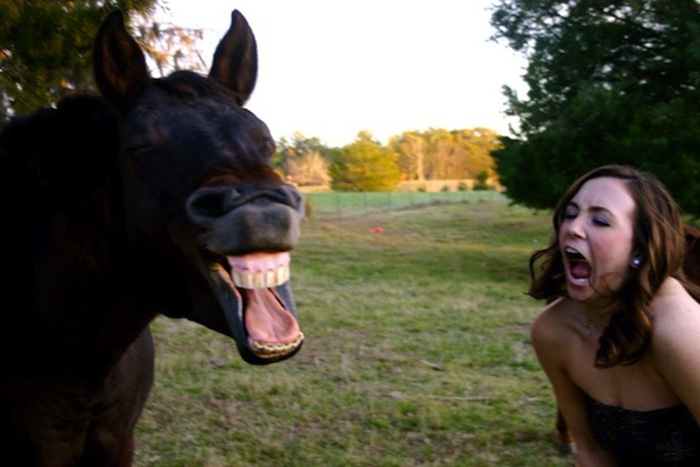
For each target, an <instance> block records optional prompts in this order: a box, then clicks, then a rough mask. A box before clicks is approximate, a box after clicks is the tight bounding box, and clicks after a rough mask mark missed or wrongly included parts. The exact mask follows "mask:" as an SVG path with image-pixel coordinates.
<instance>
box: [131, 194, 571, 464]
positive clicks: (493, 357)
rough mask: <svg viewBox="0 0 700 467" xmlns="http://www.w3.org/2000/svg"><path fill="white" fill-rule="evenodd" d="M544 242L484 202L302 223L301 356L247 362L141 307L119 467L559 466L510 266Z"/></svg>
mask: <svg viewBox="0 0 700 467" xmlns="http://www.w3.org/2000/svg"><path fill="white" fill-rule="evenodd" d="M317 204H320V201H318V202H317ZM375 227H382V228H383V229H384V231H383V232H382V233H375V232H374V231H373V229H374V228H375ZM548 235H549V218H548V215H547V214H545V213H538V214H535V213H532V212H531V211H528V210H526V209H523V208H520V207H512V206H509V205H508V204H507V201H506V200H505V199H503V198H502V197H500V196H496V197H493V198H492V199H490V200H481V201H479V200H470V201H469V202H468V203H466V202H464V203H459V204H439V205H433V206H431V207H429V208H422V209H413V210H411V209H402V210H398V211H392V212H388V211H387V212H374V213H368V214H367V215H363V216H361V217H355V218H343V219H319V218H317V217H314V218H313V219H309V220H306V221H305V223H304V225H303V237H302V242H301V244H300V246H299V247H298V249H297V250H295V252H294V253H293V261H292V277H293V278H292V282H293V286H294V291H295V296H296V299H297V305H298V308H299V310H300V314H301V321H302V327H303V330H304V333H305V335H306V336H307V340H306V342H305V344H304V347H303V348H302V350H301V352H300V353H299V354H298V355H297V356H295V357H294V358H293V359H291V360H288V361H285V362H282V363H278V364H275V365H271V366H266V367H254V366H250V365H247V364H245V363H244V362H242V360H241V359H240V358H239V357H238V355H237V353H236V350H235V346H234V344H233V342H232V341H230V340H228V339H226V338H224V337H223V336H220V335H218V334H216V333H214V332H211V331H208V330H206V329H203V328H201V327H199V326H197V325H194V324H192V323H188V322H186V321H175V320H170V319H166V318H159V319H158V320H157V321H156V322H155V323H154V325H153V329H154V331H155V336H156V345H157V359H156V360H157V364H156V382H155V385H154V389H153V392H152V393H151V397H150V400H149V404H148V407H147V410H146V412H145V414H144V416H143V418H142V419H141V421H140V422H139V425H138V430H137V453H136V465H140V466H147V465H148V466H150V465H158V466H233V465H236V466H254V465H256V466H258V465H271V466H277V465H279V466H308V465H314V466H414V465H428V466H434V465H474V466H482V465H484V466H485V465H507V466H511V465H512V466H568V465H573V459H571V458H570V457H569V456H566V455H564V454H562V453H560V452H559V450H558V448H557V446H556V444H555V433H554V427H553V422H554V414H555V409H554V404H553V397H552V394H551V390H550V387H549V384H548V382H547V380H546V378H545V376H544V374H543V373H542V371H541V370H540V368H539V366H538V364H537V362H536V360H535V358H534V355H533V352H532V350H531V346H530V342H529V336H528V329H529V325H530V323H531V321H532V320H533V318H534V316H535V315H536V313H537V310H538V309H539V307H540V305H541V304H539V303H536V302H535V301H534V300H532V299H530V298H528V297H527V296H525V295H524V291H525V290H526V288H527V284H528V273H527V259H528V257H529V255H530V253H531V252H532V251H533V249H535V248H540V247H542V246H543V245H544V244H545V242H546V240H547V238H548Z"/></svg>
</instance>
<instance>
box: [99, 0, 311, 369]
mask: <svg viewBox="0 0 700 467" xmlns="http://www.w3.org/2000/svg"><path fill="white" fill-rule="evenodd" d="M94 57H95V59H94V68H95V70H94V71H95V80H96V82H97V85H98V88H99V90H100V93H101V94H102V96H103V97H104V99H105V100H106V101H108V102H109V104H110V105H111V107H112V108H113V109H114V110H115V111H116V113H117V114H118V116H119V121H120V126H121V131H120V133H121V152H120V156H119V164H120V167H121V172H122V174H123V181H122V182H123V197H124V210H125V216H124V218H125V219H126V221H125V222H126V225H125V231H126V232H127V234H126V235H127V237H128V239H129V252H130V253H129V254H130V255H132V256H133V258H134V259H133V263H134V264H135V266H134V267H133V270H134V271H133V281H134V283H138V284H140V285H139V286H138V287H139V291H140V292H139V293H140V294H141V296H142V297H141V298H142V299H143V300H146V301H148V302H149V303H151V304H152V306H153V307H157V308H158V309H159V312H161V313H163V314H165V315H167V316H171V317H184V318H187V319H191V320H193V321H195V322H198V323H200V324H203V325H205V326H207V327H209V328H211V329H214V330H216V331H218V332H221V333H224V334H226V335H229V336H233V337H234V339H235V341H236V344H237V347H238V349H239V352H240V354H241V356H242V358H243V359H244V360H246V361H247V362H249V363H255V364H266V363H271V362H275V361H278V360H281V359H285V358H288V357H290V356H292V355H293V354H294V353H296V352H297V351H298V350H299V348H300V346H301V344H302V341H303V334H302V333H301V330H300V326H299V323H298V320H297V315H296V310H295V304H294V299H293V296H292V292H291V288H290V283H289V260H290V256H289V252H290V251H291V250H292V249H293V248H294V246H295V245H296V243H297V241H298V237H299V230H300V222H301V218H302V216H303V202H302V199H301V196H300V194H299V193H298V192H297V190H296V189H295V188H294V187H292V186H290V185H288V184H286V183H284V181H283V180H282V179H281V177H280V176H279V175H278V174H277V173H276V172H275V171H274V170H273V169H272V168H271V167H270V165H269V160H270V157H271V156H272V154H273V153H274V150H275V144H274V141H273V139H272V137H271V136H270V132H269V130H268V128H267V126H266V125H265V124H264V123H263V122H262V121H261V120H260V119H258V118H257V117H256V116H255V115H254V114H253V113H252V112H250V111H248V110H247V109H245V108H244V107H243V105H244V104H245V102H246V101H247V100H248V98H249V96H250V94H251V93H252V91H253V88H254V87H255V81H256V77H257V46H256V41H255V37H254V35H253V32H252V31H251V29H250V27H249V25H248V23H247V21H246V20H245V18H244V17H243V15H242V14H240V13H239V12H238V11H233V13H232V15H231V25H230V28H229V30H228V31H227V33H226V34H225V36H224V37H223V39H222V40H221V42H220V43H219V45H218V47H217V49H216V52H215V54H214V60H213V64H212V67H211V69H210V71H209V74H208V76H202V75H200V74H197V73H194V72H191V71H176V72H174V73H172V74H171V75H169V76H167V77H165V78H159V79H154V78H152V77H151V76H150V75H149V72H148V69H147V66H146V61H145V58H144V54H143V52H142V51H141V49H140V47H139V46H138V44H137V43H136V41H135V40H134V39H133V38H132V37H131V36H130V35H129V33H128V32H127V30H126V29H125V26H124V21H123V17H122V15H121V13H119V12H115V13H113V14H112V15H110V16H109V17H108V18H107V19H106V20H105V22H104V23H103V25H102V26H101V28H100V30H99V32H98V35H97V38H96V41H95V54H94Z"/></svg>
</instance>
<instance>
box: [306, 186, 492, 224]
mask: <svg viewBox="0 0 700 467" xmlns="http://www.w3.org/2000/svg"><path fill="white" fill-rule="evenodd" d="M304 198H305V203H306V211H307V216H308V217H311V218H316V219H341V218H347V217H360V216H365V215H367V214H370V213H375V212H387V211H397V210H400V209H413V208H419V207H425V206H431V205H435V204H448V203H449V204H456V203H471V202H478V201H490V200H500V199H502V200H505V199H506V198H505V196H504V195H503V194H502V193H500V192H498V191H494V190H480V191H438V192H420V191H418V192H412V191H409V192H360V193H348V192H330V193H306V194H305V195H304Z"/></svg>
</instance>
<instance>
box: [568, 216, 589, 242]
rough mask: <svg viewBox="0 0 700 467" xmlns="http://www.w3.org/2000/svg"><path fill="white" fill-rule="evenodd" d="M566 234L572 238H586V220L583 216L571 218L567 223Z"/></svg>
mask: <svg viewBox="0 0 700 467" xmlns="http://www.w3.org/2000/svg"><path fill="white" fill-rule="evenodd" d="M566 235H567V236H569V237H571V238H585V236H586V228H585V222H584V221H583V219H582V218H581V216H577V217H575V218H573V219H571V220H570V221H569V222H568V223H567V225H566Z"/></svg>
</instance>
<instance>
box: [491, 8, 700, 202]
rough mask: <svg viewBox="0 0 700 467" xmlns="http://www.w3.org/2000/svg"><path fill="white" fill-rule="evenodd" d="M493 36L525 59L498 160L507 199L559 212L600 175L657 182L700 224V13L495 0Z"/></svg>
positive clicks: (511, 98)
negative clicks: (585, 179)
mask: <svg viewBox="0 0 700 467" xmlns="http://www.w3.org/2000/svg"><path fill="white" fill-rule="evenodd" d="M491 24H492V25H493V26H494V27H495V28H496V30H497V32H496V34H495V38H496V39H500V40H505V41H507V42H508V44H509V45H510V47H512V48H513V49H514V50H516V51H518V52H520V53H523V54H524V55H525V56H526V57H527V59H528V67H527V71H526V73H525V76H524V79H525V82H526V84H527V85H528V87H529V91H528V95H527V99H521V98H520V96H518V95H517V93H516V92H515V91H514V90H513V89H512V88H509V87H507V86H506V87H505V88H504V93H505V96H506V97H507V99H508V111H509V113H510V114H511V115H514V116H517V117H519V119H520V132H519V133H518V134H516V137H515V138H503V139H502V142H503V144H504V147H503V149H501V150H498V151H496V152H495V153H494V157H495V158H496V161H497V171H498V173H499V175H500V179H501V183H502V184H503V185H505V187H506V192H507V194H508V195H509V196H510V197H511V198H512V199H513V200H514V201H516V202H519V203H522V204H525V205H528V206H532V207H535V208H550V207H552V206H554V204H555V203H556V201H557V200H558V199H559V197H560V196H561V194H562V193H563V192H564V190H565V189H566V187H568V185H570V183H571V182H572V181H573V180H574V179H575V178H577V177H578V176H580V175H582V174H583V173H584V172H586V171H588V170H590V169H592V168H594V167H597V166H600V165H603V164H607V163H622V164H630V165H634V166H636V167H638V168H641V169H643V170H647V171H650V172H652V173H653V174H655V175H656V176H658V177H659V178H660V179H661V181H663V182H664V183H665V184H666V185H667V186H668V187H669V189H670V190H671V192H672V193H673V194H674V196H675V198H676V200H677V201H678V202H679V204H680V205H681V206H682V207H683V208H684V209H685V210H686V211H687V212H689V213H694V214H700V184H699V183H697V180H699V179H700V115H698V112H697V108H698V104H700V6H699V5H698V2H697V1H695V0H674V1H673V2H669V1H662V0H618V1H586V2H577V1H572V0H501V1H500V2H499V3H498V4H497V6H496V7H495V8H494V10H493V13H492V17H491Z"/></svg>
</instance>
